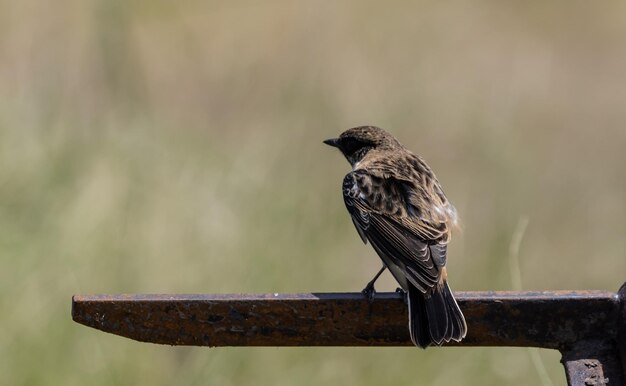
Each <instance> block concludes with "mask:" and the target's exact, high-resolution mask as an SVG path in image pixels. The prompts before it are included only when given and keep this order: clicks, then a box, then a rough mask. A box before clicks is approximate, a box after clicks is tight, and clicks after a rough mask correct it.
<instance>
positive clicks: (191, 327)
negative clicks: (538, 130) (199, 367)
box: [72, 291, 620, 367]
mask: <svg viewBox="0 0 626 386" xmlns="http://www.w3.org/2000/svg"><path fill="white" fill-rule="evenodd" d="M456 296H457V299H458V302H459V305H460V307H461V309H462V310H463V313H464V314H465V316H466V319H467V323H468V326H469V332H468V335H467V337H466V339H465V340H463V341H462V342H461V343H459V344H455V345H462V346H532V347H544V348H552V349H559V350H561V351H562V352H569V351H568V350H569V349H571V348H573V347H574V346H575V344H576V343H577V342H581V341H593V340H597V341H613V342H616V339H617V319H618V316H619V312H620V309H619V301H618V296H617V294H616V293H611V292H601V291H556V292H459V293H457V294H456ZM72 300H73V303H72V317H73V319H74V320H75V321H76V322H78V323H81V324H84V325H87V326H90V327H94V328H97V329H99V330H102V331H106V332H110V333H113V334H117V335H121V336H125V337H128V338H131V339H135V340H139V341H143V342H152V343H160V344H170V345H194V346H408V345H410V344H411V343H410V340H409V334H408V328H407V314H406V312H407V307H406V305H405V304H404V302H403V299H402V297H401V295H399V294H396V293H379V294H377V296H376V299H375V300H374V301H373V302H372V303H368V301H367V300H365V299H364V298H363V296H362V295H361V294H360V293H317V294H315V293H314V294H261V295H249V294H240V295H94V296H79V295H77V296H74V297H73V299H72ZM564 363H565V364H566V367H567V366H569V363H570V361H569V360H568V361H565V362H564ZM572 365H574V364H573V362H572Z"/></svg>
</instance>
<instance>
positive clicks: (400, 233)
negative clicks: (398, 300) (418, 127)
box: [324, 126, 467, 348]
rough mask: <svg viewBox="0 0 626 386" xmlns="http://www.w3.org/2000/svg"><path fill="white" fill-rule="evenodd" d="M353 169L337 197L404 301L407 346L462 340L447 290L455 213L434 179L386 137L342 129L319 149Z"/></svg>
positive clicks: (461, 323)
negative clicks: (328, 149) (334, 152)
mask: <svg viewBox="0 0 626 386" xmlns="http://www.w3.org/2000/svg"><path fill="white" fill-rule="evenodd" d="M324 142H325V143H326V144H328V145H331V146H334V147H337V148H339V149H340V150H341V152H342V153H343V154H344V156H345V157H346V159H347V160H348V162H350V164H351V165H352V171H351V172H350V173H348V174H347V175H346V176H345V178H344V180H343V185H342V189H343V197H344V201H345V204H346V208H347V209H348V212H349V213H350V215H351V217H352V221H353V223H354V225H355V227H356V229H357V231H358V233H359V235H360V236H361V238H362V239H363V242H365V243H367V242H368V241H369V242H370V244H371V245H372V247H373V248H374V250H375V251H376V253H377V254H378V255H379V256H380V257H381V259H382V261H383V265H384V266H383V269H381V271H380V272H379V273H378V274H377V275H376V276H375V277H374V279H372V281H370V283H368V285H367V286H366V288H365V289H364V290H363V292H364V293H365V294H366V295H367V296H369V297H373V294H374V293H375V291H374V282H375V281H376V279H377V278H378V276H379V275H380V274H381V273H382V271H383V270H384V269H385V268H389V270H390V271H391V273H392V274H393V276H394V277H395V279H396V280H397V281H398V283H399V284H400V286H401V287H402V288H403V289H404V290H405V291H406V293H407V301H408V305H409V331H410V333H411V340H412V341H413V343H414V344H415V345H417V346H419V347H422V348H426V347H427V346H429V345H431V344H435V345H440V344H442V343H444V342H449V341H450V340H455V341H460V340H461V339H463V337H465V334H466V331H467V326H466V324H465V319H464V317H463V314H462V313H461V310H460V309H459V307H458V305H457V303H456V300H455V299H454V296H453V295H452V292H451V291H450V288H449V287H448V284H447V274H446V268H445V264H446V258H447V243H448V242H449V241H450V234H451V229H452V228H453V227H454V226H455V225H456V223H457V214H456V210H455V209H454V206H452V204H450V202H449V201H448V199H447V198H446V196H445V194H444V193H443V190H442V188H441V185H440V184H439V182H438V181H437V178H436V177H435V175H434V173H433V172H432V170H431V169H430V167H428V165H427V164H426V163H425V162H424V160H422V159H421V158H420V157H419V156H417V155H415V154H413V153H411V152H410V151H409V150H407V149H406V148H404V146H402V145H401V144H400V143H399V142H398V141H397V140H396V139H395V138H394V137H393V136H392V135H391V134H389V133H387V132H386V131H384V130H382V129H380V128H378V127H373V126H362V127H356V128H353V129H349V130H347V131H345V132H344V133H342V134H341V135H340V136H339V138H335V139H330V140H326V141H324Z"/></svg>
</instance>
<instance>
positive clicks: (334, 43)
mask: <svg viewBox="0 0 626 386" xmlns="http://www.w3.org/2000/svg"><path fill="white" fill-rule="evenodd" d="M625 8H626V6H625V5H624V4H623V3H619V2H612V3H605V4H603V7H602V8H601V9H600V8H597V7H595V6H594V5H593V4H591V3H587V2H553V3H549V4H546V3H542V2H525V3H523V4H522V3H520V4H510V3H501V2H478V3H476V2H461V3H454V4H445V3H427V2H418V3H411V4H409V3H406V4H401V5H397V6H385V5H383V4H382V3H377V2H362V1H358V2H357V1H355V2H340V3H324V2H320V3H318V2H315V3H298V4H296V3H291V2H281V1H276V2H270V3H267V2H252V1H248V2H238V3H219V2H198V1H191V2H186V3H185V4H184V5H183V4H177V3H172V2H165V1H135V2H128V3H127V2H121V1H115V0H108V1H76V0H75V1H69V0H68V1H59V2H54V3H45V2H37V1H23V2H9V1H0V326H1V328H0V358H3V360H2V361H0V374H1V375H0V383H2V384H6V385H35V384H36V385H60V384H62V385H85V384H89V385H112V384H120V385H124V384H154V385H169V384H184V385H196V384H219V385H242V384H273V385H292V384H295V383H298V384H303V385H307V384H311V385H314V384H321V383H331V384H364V385H365V384H371V385H375V384H382V383H385V384H417V383H420V384H422V383H423V384H432V385H449V384H476V385H478V384H480V385H489V384H494V385H495V384H498V385H504V384H510V385H524V384H537V383H538V382H539V375H538V374H537V373H536V371H535V370H534V367H533V365H532V363H531V360H530V358H529V356H528V355H527V353H526V351H525V350H524V349H507V348H502V349H484V348H474V349H468V348H451V349H431V350H428V351H426V352H423V351H420V350H415V349H410V348H393V349H390V348H387V349H380V348H372V349H350V348H315V349H313V348H300V349H298V348H289V349H286V348H281V349H277V348H220V349H206V348H180V347H176V348H173V347H161V346H155V345H149V344H141V343H136V342H132V341H128V340H125V339H122V338H119V337H115V336H112V335H105V334H101V333H98V332H96V331H94V330H90V329H87V328H84V327H81V326H78V325H75V324H74V323H73V322H72V321H71V319H70V296H71V295H72V294H74V293H85V294H86V293H98V292H100V293H121V292H139V293H154V292H162V293H167V292H182V293H193V292H294V291H303V292H309V291H355V290H359V289H361V287H362V286H363V285H364V284H365V282H366V281H367V280H369V279H370V277H371V275H372V274H373V273H374V272H375V270H376V269H377V268H378V266H379V264H380V263H379V261H378V258H377V257H376V256H375V254H374V253H373V252H372V251H371V250H370V248H369V247H365V246H363V245H362V244H361V242H360V240H359V239H358V236H357V235H356V233H355V232H354V230H353V228H352V225H351V224H350V222H349V219H348V216H347V214H346V213H345V209H344V208H343V203H342V200H341V197H340V189H339V184H340V181H341V178H342V176H343V174H344V173H345V172H346V171H347V170H348V165H347V164H346V163H345V161H344V160H343V159H342V158H341V157H340V156H339V154H336V153H334V152H332V151H331V149H328V148H325V147H324V146H323V145H322V144H321V140H322V139H325V138H327V137H330V136H333V135H336V134H338V133H339V132H340V131H342V130H344V129H346V128H348V127H352V126H355V125H359V124H377V125H380V126H382V127H385V128H387V129H389V130H390V131H392V132H393V133H394V134H396V135H397V136H398V137H399V138H400V139H401V141H402V142H403V143H404V144H405V145H407V146H408V147H409V148H411V149H413V150H415V151H416V152H418V153H420V154H422V155H423V156H424V157H425V158H426V159H427V160H428V162H429V163H430V164H431V165H432V166H433V167H434V168H435V170H436V171H437V173H438V176H439V178H440V180H441V181H442V182H443V184H444V186H445V187H446V191H447V193H448V196H449V197H450V198H451V200H453V202H455V204H456V205H457V207H458V209H459V213H460V214H461V216H462V218H463V222H464V232H463V234H462V235H458V236H457V237H455V239H454V241H453V244H452V249H451V253H450V276H451V280H452V283H453V286H454V289H457V290H484V289H511V288H512V280H511V277H510V274H509V266H508V260H507V254H508V248H509V245H510V243H511V238H512V237H513V232H514V229H515V226H516V224H517V223H518V221H519V219H520V218H522V217H523V216H528V219H529V225H528V228H527V232H526V234H525V238H524V241H523V242H522V244H521V247H520V250H519V261H520V271H521V276H522V284H523V286H524V288H526V289H563V288H566V289H588V288H589V289H606V290H616V289H617V288H618V287H619V285H620V284H621V283H622V282H623V281H624V280H625V279H626V278H625V276H624V273H625V272H626V241H625V238H624V235H625V234H626V179H625V178H624V165H625V164H626V151H624V149H625V148H626V129H625V127H624V122H626V110H625V109H624V103H625V102H626V88H625V87H624V84H625V82H626V70H625V68H626V51H625V50H624V48H623V47H624V44H625V43H626V23H624V21H625V17H624V14H625V13H624V11H626V9H625ZM393 288H395V285H394V283H393V280H392V279H391V278H390V277H388V276H387V277H385V278H384V281H383V283H382V285H381V286H380V288H379V289H380V290H384V289H387V290H392V289H393ZM470 328H471V326H470ZM540 355H541V358H542V359H543V362H544V363H545V365H546V367H547V371H548V376H549V377H550V379H551V380H552V382H553V383H554V384H563V383H564V375H563V372H562V369H561V365H560V364H559V362H558V359H559V355H558V353H556V352H551V351H540Z"/></svg>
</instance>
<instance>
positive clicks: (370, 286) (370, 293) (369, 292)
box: [361, 264, 387, 302]
mask: <svg viewBox="0 0 626 386" xmlns="http://www.w3.org/2000/svg"><path fill="white" fill-rule="evenodd" d="M386 268H387V267H386V266H385V265H384V264H383V267H382V268H381V269H380V271H378V273H377V274H376V276H374V278H373V279H372V280H370V282H369V283H367V285H366V286H365V288H363V291H361V293H362V294H363V295H364V296H365V297H366V298H367V300H369V301H370V302H371V301H372V300H374V295H376V290H375V289H374V283H376V280H377V279H378V277H379V276H380V275H381V274H382V273H383V272H385V269H386Z"/></svg>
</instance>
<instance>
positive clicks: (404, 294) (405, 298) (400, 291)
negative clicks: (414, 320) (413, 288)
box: [396, 287, 409, 304]
mask: <svg viewBox="0 0 626 386" xmlns="http://www.w3.org/2000/svg"><path fill="white" fill-rule="evenodd" d="M396 293H399V294H400V295H402V300H404V304H408V303H409V300H408V298H407V292H406V291H405V290H403V289H402V288H400V287H398V288H396Z"/></svg>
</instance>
